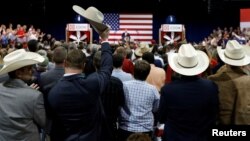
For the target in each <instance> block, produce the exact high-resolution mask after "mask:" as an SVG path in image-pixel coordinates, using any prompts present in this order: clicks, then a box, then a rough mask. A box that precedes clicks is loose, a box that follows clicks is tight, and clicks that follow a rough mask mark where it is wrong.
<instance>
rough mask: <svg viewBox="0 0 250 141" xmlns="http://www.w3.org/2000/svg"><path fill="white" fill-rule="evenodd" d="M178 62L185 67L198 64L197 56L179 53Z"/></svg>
mask: <svg viewBox="0 0 250 141" xmlns="http://www.w3.org/2000/svg"><path fill="white" fill-rule="evenodd" d="M178 64H179V65H181V66H182V67H184V68H193V67H195V66H197V64H198V60H197V56H196V55H194V56H191V57H186V56H183V55H180V54H178Z"/></svg>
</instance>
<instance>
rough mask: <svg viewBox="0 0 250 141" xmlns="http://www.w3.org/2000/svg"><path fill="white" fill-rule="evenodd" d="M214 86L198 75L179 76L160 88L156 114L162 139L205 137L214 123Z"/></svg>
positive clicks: (182, 140)
mask: <svg viewBox="0 0 250 141" xmlns="http://www.w3.org/2000/svg"><path fill="white" fill-rule="evenodd" d="M218 106H219V103H218V88H217V85H216V84H215V83H213V82H212V81H210V80H205V79H202V78H199V77H198V76H191V77H185V76H183V77H181V79H180V80H176V81H173V82H171V83H169V84H167V85H165V86H164V87H163V88H162V90H161V98H160V107H159V108H160V109H159V116H160V122H162V123H164V124H165V128H164V139H163V140H164V141H166V140H167V141H206V140H208V138H207V137H208V136H209V135H211V131H212V130H211V128H212V126H213V125H215V123H216V117H217V112H218Z"/></svg>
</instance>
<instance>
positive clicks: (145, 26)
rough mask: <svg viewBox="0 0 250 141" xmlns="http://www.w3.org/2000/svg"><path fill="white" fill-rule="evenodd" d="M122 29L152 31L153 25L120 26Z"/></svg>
mask: <svg viewBox="0 0 250 141" xmlns="http://www.w3.org/2000/svg"><path fill="white" fill-rule="evenodd" d="M120 28H127V29H152V26H151V25H120Z"/></svg>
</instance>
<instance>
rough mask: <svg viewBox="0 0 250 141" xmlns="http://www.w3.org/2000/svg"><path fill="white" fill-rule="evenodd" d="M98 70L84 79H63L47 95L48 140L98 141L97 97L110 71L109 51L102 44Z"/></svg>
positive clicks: (73, 76)
mask: <svg viewBox="0 0 250 141" xmlns="http://www.w3.org/2000/svg"><path fill="white" fill-rule="evenodd" d="M101 49H102V58H101V68H100V71H98V72H95V73H93V74H91V75H89V76H88V77H83V76H82V74H75V75H70V76H64V77H63V78H62V79H61V80H60V81H59V82H58V83H57V84H56V85H55V86H54V87H53V88H52V89H51V91H50V92H49V95H48V102H49V106H50V108H51V110H52V113H53V115H52V130H51V141H55V140H58V141H63V140H67V141H70V140H80V141H100V135H101V134H100V132H101V130H100V128H101V120H102V118H101V117H102V116H101V111H100V105H99V101H98V98H99V97H100V95H101V93H102V92H103V91H104V89H105V87H106V85H107V84H108V83H109V79H110V76H111V72H112V67H113V65H112V52H111V48H110V46H109V44H108V43H103V44H102V48H101Z"/></svg>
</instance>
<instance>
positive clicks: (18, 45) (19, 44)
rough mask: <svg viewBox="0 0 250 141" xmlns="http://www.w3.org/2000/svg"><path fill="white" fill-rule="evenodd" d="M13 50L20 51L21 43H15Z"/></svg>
mask: <svg viewBox="0 0 250 141" xmlns="http://www.w3.org/2000/svg"><path fill="white" fill-rule="evenodd" d="M15 48H16V49H21V48H23V44H22V43H21V42H16V43H15Z"/></svg>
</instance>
